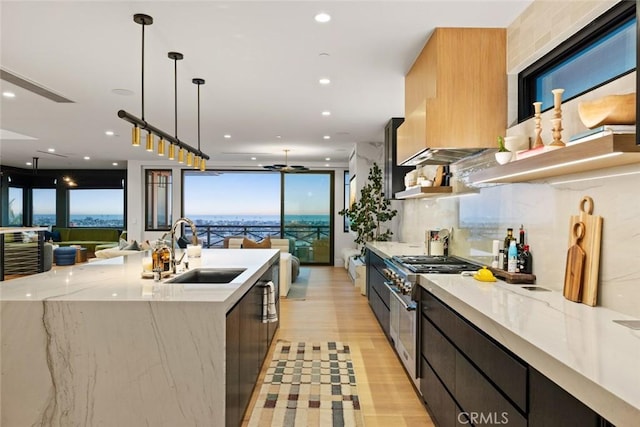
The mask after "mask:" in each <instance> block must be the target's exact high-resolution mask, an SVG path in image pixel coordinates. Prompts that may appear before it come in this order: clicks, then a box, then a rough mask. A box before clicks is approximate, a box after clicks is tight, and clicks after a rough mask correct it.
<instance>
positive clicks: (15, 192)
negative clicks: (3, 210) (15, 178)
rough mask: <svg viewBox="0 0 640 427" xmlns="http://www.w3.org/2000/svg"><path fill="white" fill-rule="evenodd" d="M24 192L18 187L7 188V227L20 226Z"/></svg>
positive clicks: (21, 223) (22, 222)
mask: <svg viewBox="0 0 640 427" xmlns="http://www.w3.org/2000/svg"><path fill="white" fill-rule="evenodd" d="M23 206H24V191H23V189H22V188H20V187H9V223H8V224H7V225H13V226H16V225H17V226H22V225H24V221H23V219H24V218H23V215H22V212H23Z"/></svg>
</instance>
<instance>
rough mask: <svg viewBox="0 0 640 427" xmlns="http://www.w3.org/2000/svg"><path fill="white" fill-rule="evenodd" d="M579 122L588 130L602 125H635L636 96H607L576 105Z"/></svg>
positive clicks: (630, 94) (633, 94)
mask: <svg viewBox="0 0 640 427" xmlns="http://www.w3.org/2000/svg"><path fill="white" fill-rule="evenodd" d="M578 114H579V115H580V120H582V123H584V125H585V126H586V127H588V128H589V129H593V128H595V127H598V126H603V125H635V124H636V94H635V93H628V94H625V95H607V96H605V97H603V98H600V99H595V100H593V101H584V102H581V103H580V104H578Z"/></svg>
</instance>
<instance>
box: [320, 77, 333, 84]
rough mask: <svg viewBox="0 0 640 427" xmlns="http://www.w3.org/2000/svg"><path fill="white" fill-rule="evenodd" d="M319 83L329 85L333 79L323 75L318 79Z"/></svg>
mask: <svg viewBox="0 0 640 427" xmlns="http://www.w3.org/2000/svg"><path fill="white" fill-rule="evenodd" d="M318 83H320V84H321V85H328V84H329V83H331V79H329V78H327V77H323V78H321V79H320V80H318Z"/></svg>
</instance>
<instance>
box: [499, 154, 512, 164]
mask: <svg viewBox="0 0 640 427" xmlns="http://www.w3.org/2000/svg"><path fill="white" fill-rule="evenodd" d="M495 154H496V161H497V162H498V163H500V164H501V165H504V164H507V163H509V162H510V161H511V158H512V157H513V153H512V152H511V151H498V152H497V153H495Z"/></svg>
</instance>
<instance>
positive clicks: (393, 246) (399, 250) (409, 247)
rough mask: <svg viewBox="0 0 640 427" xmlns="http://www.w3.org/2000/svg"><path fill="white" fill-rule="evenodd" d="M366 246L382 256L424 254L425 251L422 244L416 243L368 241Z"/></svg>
mask: <svg viewBox="0 0 640 427" xmlns="http://www.w3.org/2000/svg"><path fill="white" fill-rule="evenodd" d="M367 247H369V248H370V249H372V250H373V251H374V252H376V253H377V254H378V255H380V256H381V257H383V258H385V257H387V258H388V257H392V256H396V255H426V253H427V252H426V250H425V247H424V245H421V244H417V243H403V242H369V243H367Z"/></svg>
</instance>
